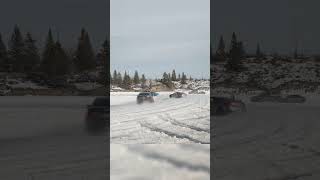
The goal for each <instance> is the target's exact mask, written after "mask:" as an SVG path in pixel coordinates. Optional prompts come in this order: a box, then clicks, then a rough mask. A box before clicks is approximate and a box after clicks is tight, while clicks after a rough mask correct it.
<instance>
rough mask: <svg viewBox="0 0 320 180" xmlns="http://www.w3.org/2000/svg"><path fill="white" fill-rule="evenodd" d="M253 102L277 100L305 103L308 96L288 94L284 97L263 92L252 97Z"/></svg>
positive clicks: (278, 101) (280, 101)
mask: <svg viewBox="0 0 320 180" xmlns="http://www.w3.org/2000/svg"><path fill="white" fill-rule="evenodd" d="M251 101H252V102H277V103H304V102H305V101H306V98H305V97H303V96H300V95H288V96H286V97H283V96H281V95H271V94H267V93H263V94H260V95H257V96H253V97H252V98H251Z"/></svg>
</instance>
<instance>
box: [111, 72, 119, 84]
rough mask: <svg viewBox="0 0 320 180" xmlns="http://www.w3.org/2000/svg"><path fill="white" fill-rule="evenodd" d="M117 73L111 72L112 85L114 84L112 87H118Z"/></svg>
mask: <svg viewBox="0 0 320 180" xmlns="http://www.w3.org/2000/svg"><path fill="white" fill-rule="evenodd" d="M118 82H119V81H118V73H117V71H116V70H114V71H113V78H112V82H111V83H112V84H114V85H118Z"/></svg>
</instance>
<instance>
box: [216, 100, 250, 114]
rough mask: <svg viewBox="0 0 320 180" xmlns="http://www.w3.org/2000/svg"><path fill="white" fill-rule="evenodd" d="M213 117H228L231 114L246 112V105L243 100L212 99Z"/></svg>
mask: <svg viewBox="0 0 320 180" xmlns="http://www.w3.org/2000/svg"><path fill="white" fill-rule="evenodd" d="M210 101H211V105H212V107H211V108H212V113H213V115H226V114H229V113H231V112H236V111H240V112H245V111H246V110H247V109H246V105H245V104H244V102H242V101H241V100H236V99H235V98H234V97H231V98H227V97H212V98H211V99H210Z"/></svg>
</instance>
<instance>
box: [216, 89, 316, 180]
mask: <svg viewBox="0 0 320 180" xmlns="http://www.w3.org/2000/svg"><path fill="white" fill-rule="evenodd" d="M306 97H307V102H306V103H304V104H282V103H281V104H277V103H251V102H249V101H248V99H249V98H245V97H242V98H243V99H244V100H245V101H246V103H247V112H246V113H233V114H230V115H228V116H223V117H213V118H212V119H213V120H212V123H213V124H212V125H213V127H214V130H213V132H211V133H213V134H212V135H213V136H212V137H213V146H214V149H213V152H212V153H213V155H214V156H213V161H214V164H212V166H213V169H214V172H213V174H211V176H212V177H213V178H214V179H217V180H229V179H237V180H248V179H269V180H287V179H288V180H289V179H299V180H300V179H301V180H302V179H303V180H311V179H312V180H313V179H314V180H317V179H320V168H319V167H320V143H319V138H320V131H319V127H320V121H319V116H320V111H319V109H320V97H319V96H315V95H306Z"/></svg>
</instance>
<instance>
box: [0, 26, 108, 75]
mask: <svg viewBox="0 0 320 180" xmlns="http://www.w3.org/2000/svg"><path fill="white" fill-rule="evenodd" d="M108 59H109V42H108V40H105V41H104V43H103V45H102V47H101V49H100V50H99V52H98V53H97V54H95V52H94V50H93V48H92V45H91V41H90V37H89V33H88V32H87V31H86V30H85V29H82V30H81V34H80V37H79V39H78V45H77V48H76V51H75V52H67V51H66V49H65V48H64V47H63V46H62V44H61V43H60V42H59V40H54V38H53V35H52V31H51V29H49V31H48V35H47V38H46V42H45V45H44V49H43V52H42V53H40V51H39V49H38V47H37V45H36V40H35V39H34V38H33V37H32V35H31V33H29V32H28V33H26V35H25V36H23V35H22V33H21V31H20V29H19V27H18V26H17V25H16V26H15V27H14V31H13V33H12V35H11V38H10V40H9V42H8V48H7V46H6V45H5V43H4V42H3V39H2V37H1V34H0V71H2V72H15V73H32V72H40V73H43V74H44V75H46V77H47V78H55V77H58V76H63V75H69V74H71V73H82V72H86V71H91V70H95V69H96V67H97V66H103V67H105V68H106V69H108V64H109V63H107V60H108ZM106 72H107V71H106ZM104 75H105V76H107V73H105V74H104ZM104 79H105V81H107V79H108V78H107V77H105V78H104Z"/></svg>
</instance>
